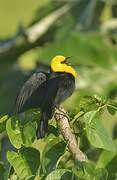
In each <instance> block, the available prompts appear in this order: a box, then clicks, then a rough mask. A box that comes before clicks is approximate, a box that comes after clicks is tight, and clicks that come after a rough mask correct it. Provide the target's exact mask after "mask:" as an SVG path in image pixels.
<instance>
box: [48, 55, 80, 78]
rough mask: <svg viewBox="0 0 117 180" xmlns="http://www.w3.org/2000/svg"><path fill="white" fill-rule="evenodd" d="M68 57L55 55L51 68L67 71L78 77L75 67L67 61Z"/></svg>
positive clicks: (57, 70)
mask: <svg viewBox="0 0 117 180" xmlns="http://www.w3.org/2000/svg"><path fill="white" fill-rule="evenodd" d="M65 60H66V58H65V57H64V56H61V55H57V56H55V57H54V58H53V59H52V61H51V69H52V71H53V72H66V73H70V74H72V75H73V76H74V77H77V73H76V71H75V69H73V68H72V67H71V66H69V65H67V64H66V63H65Z"/></svg>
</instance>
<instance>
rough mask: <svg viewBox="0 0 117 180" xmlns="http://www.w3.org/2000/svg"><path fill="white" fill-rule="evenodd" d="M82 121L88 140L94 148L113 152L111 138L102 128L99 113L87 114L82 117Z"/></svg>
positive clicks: (91, 112)
mask: <svg viewBox="0 0 117 180" xmlns="http://www.w3.org/2000/svg"><path fill="white" fill-rule="evenodd" d="M84 121H85V125H86V133H87V137H88V140H89V142H90V143H91V144H92V145H93V146H94V147H97V148H102V149H106V150H109V151H115V147H114V144H113V141H112V138H111V137H110V135H109V134H108V132H107V130H106V129H105V128H104V127H103V124H102V122H101V117H100V114H99V112H97V111H90V112H87V113H86V114H85V115H84Z"/></svg>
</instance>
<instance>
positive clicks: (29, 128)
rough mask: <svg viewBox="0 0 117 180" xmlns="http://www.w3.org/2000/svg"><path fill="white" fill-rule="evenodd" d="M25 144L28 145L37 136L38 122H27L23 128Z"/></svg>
mask: <svg viewBox="0 0 117 180" xmlns="http://www.w3.org/2000/svg"><path fill="white" fill-rule="evenodd" d="M22 133H23V144H24V146H25V147H28V146H30V145H31V144H32V142H33V141H34V139H35V137H36V123H35V122H34V123H33V122H29V123H27V124H26V125H25V126H24V127H23V129H22Z"/></svg>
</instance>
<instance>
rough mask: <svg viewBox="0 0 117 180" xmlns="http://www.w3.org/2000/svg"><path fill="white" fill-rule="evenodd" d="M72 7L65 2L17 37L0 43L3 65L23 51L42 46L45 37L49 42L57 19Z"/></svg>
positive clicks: (13, 59)
mask: <svg viewBox="0 0 117 180" xmlns="http://www.w3.org/2000/svg"><path fill="white" fill-rule="evenodd" d="M71 8H72V6H71V5H69V4H65V5H64V6H62V7H60V8H59V9H57V10H55V11H54V12H52V13H50V14H49V15H47V16H46V17H44V18H42V20H41V21H39V22H37V23H36V24H34V25H32V26H31V27H29V28H27V29H24V30H23V29H22V31H21V33H20V34H19V35H18V36H16V35H15V37H13V38H10V39H9V40H8V41H7V40H6V41H5V42H4V43H2V44H0V62H1V65H4V63H5V65H6V61H9V64H11V62H14V61H15V60H16V59H17V58H18V57H19V56H20V55H21V54H22V53H24V52H26V51H28V50H30V49H32V48H35V47H38V46H42V45H43V44H44V43H45V39H46V42H47V36H51V37H53V34H54V32H53V29H52V28H53V27H54V26H55V24H56V22H57V20H59V19H60V18H61V17H63V16H64V15H65V14H66V13H67V12H68V11H69V10H70V9H71ZM54 31H55V30H54Z"/></svg>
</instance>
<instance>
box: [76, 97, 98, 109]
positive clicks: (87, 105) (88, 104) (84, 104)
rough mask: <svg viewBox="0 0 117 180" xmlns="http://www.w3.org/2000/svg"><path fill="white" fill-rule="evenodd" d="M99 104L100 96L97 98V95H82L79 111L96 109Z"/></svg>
mask: <svg viewBox="0 0 117 180" xmlns="http://www.w3.org/2000/svg"><path fill="white" fill-rule="evenodd" d="M100 104H101V98H100V99H99V97H98V98H97V97H95V96H84V97H83V98H82V99H81V100H80V105H79V107H80V111H81V110H82V111H84V112H88V111H92V110H97V108H98V107H99V106H100Z"/></svg>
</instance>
